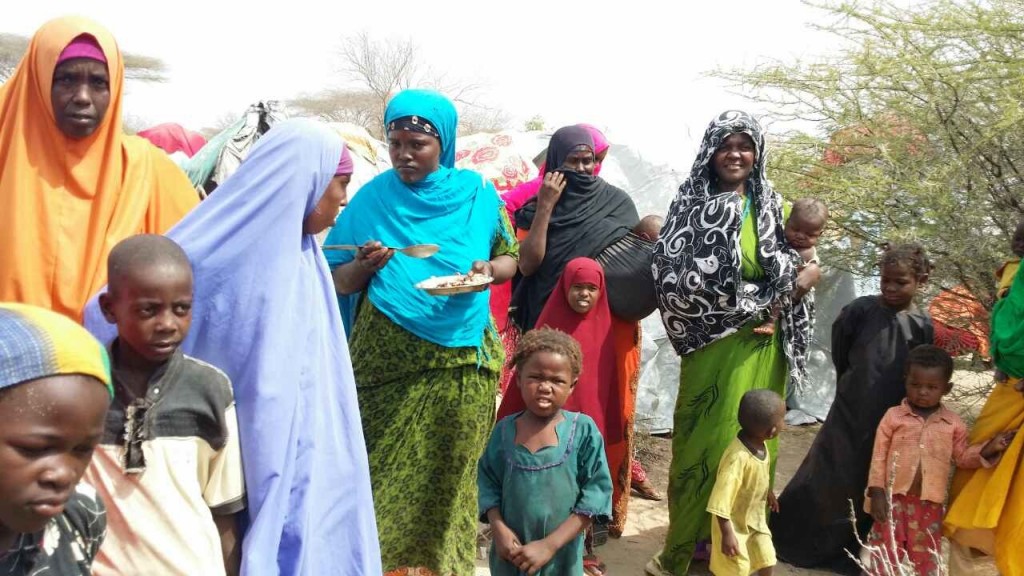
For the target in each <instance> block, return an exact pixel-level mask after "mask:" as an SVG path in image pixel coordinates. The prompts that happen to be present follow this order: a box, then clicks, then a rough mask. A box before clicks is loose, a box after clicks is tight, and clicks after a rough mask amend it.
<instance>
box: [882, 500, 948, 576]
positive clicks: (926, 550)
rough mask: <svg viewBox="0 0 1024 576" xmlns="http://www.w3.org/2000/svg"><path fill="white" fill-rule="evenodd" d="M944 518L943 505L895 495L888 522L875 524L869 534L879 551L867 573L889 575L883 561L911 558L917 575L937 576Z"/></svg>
mask: <svg viewBox="0 0 1024 576" xmlns="http://www.w3.org/2000/svg"><path fill="white" fill-rule="evenodd" d="M943 516H944V511H943V506H942V504H937V503H935V502H929V501H927V500H921V499H920V498H919V497H917V496H910V495H903V494H896V495H894V496H893V497H892V514H891V518H890V520H889V522H886V523H884V524H879V523H877V522H876V523H875V525H874V526H872V528H871V532H870V533H869V534H868V545H869V546H873V547H876V548H877V549H876V550H874V551H872V554H871V556H872V558H871V563H872V569H871V570H868V574H872V575H875V574H878V575H883V574H890V572H889V571H886V570H885V569H883V568H882V566H884V562H883V559H887V560H888V562H889V563H890V565H891V564H897V563H899V562H901V561H902V560H903V559H908V560H910V562H911V563H913V564H914V569H915V573H916V574H919V575H920V576H938V575H939V566H938V560H939V559H940V558H941V557H942V517H943ZM883 555H884V556H883ZM886 557H887V558H886Z"/></svg>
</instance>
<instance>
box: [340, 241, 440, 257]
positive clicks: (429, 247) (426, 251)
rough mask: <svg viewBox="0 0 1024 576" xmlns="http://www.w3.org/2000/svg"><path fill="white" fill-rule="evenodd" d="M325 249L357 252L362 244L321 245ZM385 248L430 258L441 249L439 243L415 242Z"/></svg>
mask: <svg viewBox="0 0 1024 576" xmlns="http://www.w3.org/2000/svg"><path fill="white" fill-rule="evenodd" d="M321 248H323V249H324V250H348V251H349V252H355V251H357V250H359V249H360V248H362V246H356V245H355V244H333V245H329V246H321ZM384 249H385V250H394V251H395V252H401V253H402V254H405V255H406V256H408V257H410V258H430V257H431V256H433V255H434V254H437V251H438V250H440V249H441V247H440V246H438V245H437V244H413V245H412V246H407V247H405V248H391V247H389V246H384Z"/></svg>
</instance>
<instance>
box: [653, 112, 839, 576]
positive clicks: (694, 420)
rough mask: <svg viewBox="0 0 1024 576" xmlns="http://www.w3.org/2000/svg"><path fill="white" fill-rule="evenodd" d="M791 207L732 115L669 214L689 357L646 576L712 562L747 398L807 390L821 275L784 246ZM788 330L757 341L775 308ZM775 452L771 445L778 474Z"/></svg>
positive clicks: (678, 344)
mask: <svg viewBox="0 0 1024 576" xmlns="http://www.w3.org/2000/svg"><path fill="white" fill-rule="evenodd" d="M784 212H785V210H784V207H783V201H782V197H781V196H780V195H779V194H778V193H776V192H775V191H774V190H773V189H772V188H771V185H770V183H769V182H768V180H767V178H766V176H765V146H764V134H763V132H762V129H761V126H760V124H758V122H757V121H756V120H755V119H754V118H753V117H751V116H750V115H749V114H747V113H745V112H740V111H734V110H733V111H727V112H723V113H722V114H720V115H718V116H717V117H716V118H715V119H714V120H713V121H712V122H711V124H710V125H709V126H708V128H707V131H706V132H705V134H704V140H703V143H702V145H701V149H700V152H699V153H698V154H697V158H696V160H695V161H694V163H693V168H692V170H691V172H690V176H689V178H687V180H686V181H685V182H683V184H682V185H681V186H680V187H679V192H678V193H677V194H676V197H675V199H674V200H673V201H672V204H671V206H670V207H669V211H668V217H667V219H666V222H665V227H664V228H663V229H662V231H661V237H660V238H659V240H658V242H657V243H656V245H655V249H654V266H653V268H654V275H655V282H656V286H657V292H658V300H659V308H660V310H661V315H662V320H663V321H664V324H665V328H666V330H667V332H668V336H669V338H670V340H671V341H672V344H673V346H674V347H675V349H676V351H677V352H678V353H679V354H680V355H681V356H682V366H681V370H680V391H679V399H678V401H677V403H676V414H675V422H676V428H675V430H674V431H673V432H674V435H673V440H672V452H673V458H672V466H671V471H670V477H669V533H668V537H667V541H666V544H665V548H664V550H663V552H662V553H661V555H660V556H659V557H657V558H655V559H654V560H652V562H651V564H650V565H649V566H648V571H649V572H651V573H654V574H659V573H660V572H659V571H664V572H667V573H672V574H685V573H686V572H687V569H688V566H689V563H690V561H691V559H693V558H694V557H697V558H706V554H707V547H706V546H707V540H709V538H710V534H711V532H710V531H711V520H710V517H709V515H708V514H707V512H706V511H705V508H706V507H707V503H708V498H709V496H710V493H711V488H712V486H713V485H714V482H715V472H716V470H717V468H718V461H719V459H720V458H721V456H722V453H723V452H724V451H725V449H726V447H727V446H728V445H729V443H730V442H731V441H732V440H733V439H734V438H735V437H736V433H737V431H738V427H739V426H738V423H737V421H736V414H737V409H738V407H739V402H740V398H742V397H743V394H745V393H746V392H748V391H749V390H752V389H756V388H767V389H771V390H774V391H776V392H778V393H779V394H780V395H782V396H783V397H785V391H786V385H787V383H788V382H789V381H790V380H791V379H792V380H793V381H794V383H796V384H797V385H799V383H800V382H802V379H803V374H804V362H803V359H804V357H805V355H806V350H807V342H808V340H809V336H810V325H809V322H808V314H807V310H806V308H805V307H804V306H802V305H801V304H799V303H798V304H797V305H794V303H793V299H792V297H791V296H792V295H793V294H794V293H795V290H796V289H797V286H798V285H800V286H803V287H807V286H809V285H813V283H814V282H815V281H816V280H817V278H818V277H819V276H820V271H819V270H818V267H817V265H816V264H812V265H809V266H805V267H803V268H802V269H801V271H800V272H799V275H798V273H797V269H798V265H799V264H801V261H800V259H799V255H798V254H797V253H796V252H795V251H793V250H791V249H789V248H788V247H787V246H786V244H785V237H784V235H783V225H784ZM777 300H778V301H781V302H782V304H783V313H782V315H781V318H780V324H781V328H782V329H781V330H777V331H776V333H775V335H762V334H755V333H754V331H753V329H754V327H755V326H756V325H757V324H758V323H759V322H760V321H761V320H762V319H763V318H764V317H765V314H766V312H767V311H768V309H769V308H770V307H771V305H772V303H773V302H775V301H777ZM775 448H776V442H775V441H773V442H770V443H769V450H770V452H771V454H772V459H773V463H774V458H775Z"/></svg>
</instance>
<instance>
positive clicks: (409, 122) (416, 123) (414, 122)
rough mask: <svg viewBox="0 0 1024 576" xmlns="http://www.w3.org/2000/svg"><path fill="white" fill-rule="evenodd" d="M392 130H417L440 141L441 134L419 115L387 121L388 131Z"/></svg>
mask: <svg viewBox="0 0 1024 576" xmlns="http://www.w3.org/2000/svg"><path fill="white" fill-rule="evenodd" d="M393 130H404V131H406V132H419V133H420V134H426V135H427V136H433V137H434V138H437V141H438V142H440V141H441V135H440V134H438V133H437V128H434V125H433V124H431V123H430V122H429V121H428V120H427V119H426V118H420V117H419V116H402V117H401V118H395V119H394V120H392V121H391V122H389V123H388V132H391V131H393Z"/></svg>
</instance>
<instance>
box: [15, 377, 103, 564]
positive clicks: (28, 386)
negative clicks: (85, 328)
mask: <svg viewBox="0 0 1024 576" xmlns="http://www.w3.org/2000/svg"><path fill="white" fill-rule="evenodd" d="M109 404H110V395H109V393H108V392H107V389H106V387H104V386H103V385H102V384H100V383H99V382H97V381H96V380H95V379H94V378H92V377H89V376H82V375H74V374H72V375H62V376H51V377H47V378H40V379H39V380H34V381H31V382H26V383H23V384H17V385H15V386H14V387H12V388H9V389H6V390H3V391H2V392H0V470H2V471H3V473H2V474H0V543H4V540H7V539H9V538H11V537H13V535H15V534H19V533H31V532H38V531H40V530H42V529H43V527H45V526H46V523H47V522H49V521H50V520H51V519H52V518H54V517H56V516H58V515H60V514H61V513H62V512H63V511H64V505H65V504H67V501H68V499H69V498H70V497H71V494H72V492H73V491H74V489H75V486H76V485H77V484H78V481H79V479H81V477H82V473H84V472H85V468H86V466H88V465H89V461H90V460H91V459H92V452H93V449H95V448H96V445H97V444H98V443H99V441H100V438H101V437H102V435H103V423H104V420H105V419H106V415H107V406H108V405H109ZM7 544H8V545H9V542H8V543H7ZM4 549H6V546H4Z"/></svg>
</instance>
